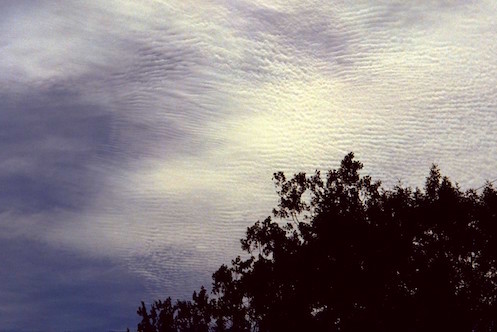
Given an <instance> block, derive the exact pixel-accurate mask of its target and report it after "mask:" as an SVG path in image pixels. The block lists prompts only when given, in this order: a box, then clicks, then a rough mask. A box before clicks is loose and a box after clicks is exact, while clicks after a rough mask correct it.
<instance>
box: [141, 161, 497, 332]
mask: <svg viewBox="0 0 497 332" xmlns="http://www.w3.org/2000/svg"><path fill="white" fill-rule="evenodd" d="M362 167H363V165H362V163H360V162H359V161H356V160H355V159H354V155H353V154H352V153H350V154H348V155H346V156H345V158H344V159H343V161H342V162H341V165H340V167H339V168H338V169H336V170H330V171H328V172H327V173H326V175H325V176H322V175H321V173H320V171H316V172H315V173H314V174H312V175H310V176H309V175H306V174H305V173H298V174H295V175H294V176H293V177H292V178H290V179H287V178H286V176H285V174H284V173H282V172H278V173H275V174H274V177H273V180H274V182H275V186H276V192H277V194H278V196H279V203H278V206H277V207H276V208H275V209H274V210H273V215H274V217H275V218H276V219H275V220H273V219H272V218H271V217H268V218H267V219H265V220H264V221H262V222H259V221H258V222H256V223H255V224H254V225H253V226H251V227H248V229H247V232H246V236H245V237H244V238H243V239H242V240H241V245H242V249H243V250H244V251H245V252H246V253H247V254H248V258H246V259H242V258H240V257H237V258H236V259H234V260H233V261H232V262H231V265H230V266H228V265H222V266H221V267H220V268H219V269H218V270H217V271H216V272H215V273H214V274H213V287H212V295H211V298H210V299H208V298H207V295H206V291H205V289H203V288H202V290H201V292H200V293H199V295H197V293H194V296H193V302H190V301H186V302H185V301H178V302H177V304H176V305H175V306H174V307H172V306H171V304H170V299H168V300H169V302H167V300H166V302H164V303H162V302H160V301H159V302H155V303H154V304H153V305H152V307H151V311H150V313H148V312H147V310H146V308H145V305H144V304H143V303H142V306H141V307H140V308H139V310H138V314H139V315H140V316H141V317H142V322H141V323H140V325H139V331H144V332H148V331H166V330H160V329H159V327H158V326H159V325H157V322H158V321H162V320H164V321H167V323H164V324H163V325H160V326H169V328H170V330H167V331H208V330H209V329H210V330H213V331H261V332H263V331H267V332H272V331H366V330H367V331H441V330H450V331H478V332H480V331H495V330H497V326H496V324H497V287H496V286H497V192H496V191H495V190H494V188H493V187H492V186H491V184H490V183H487V185H486V186H485V188H484V189H483V191H482V192H481V194H478V192H477V191H475V190H467V191H465V192H463V191H461V189H460V188H459V187H458V186H457V185H453V184H452V182H451V181H450V180H449V179H448V178H447V177H444V176H442V175H441V173H440V171H439V169H438V168H437V167H436V166H433V167H432V168H431V170H430V173H429V176H428V177H427V179H426V183H425V187H424V190H421V189H418V188H416V189H412V188H409V187H402V186H401V185H397V186H395V187H394V188H393V189H385V188H383V187H382V186H381V183H380V182H379V181H373V180H372V179H371V178H370V177H369V176H361V175H360V171H361V169H362ZM200 294H201V295H200ZM199 296H200V300H199ZM167 303H168V304H167ZM163 311H164V312H165V313H164V314H162V312H163ZM161 315H162V316H161ZM157 317H159V318H158V319H157ZM161 317H163V318H161ZM140 328H141V329H140Z"/></svg>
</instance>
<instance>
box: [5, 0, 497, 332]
mask: <svg viewBox="0 0 497 332" xmlns="http://www.w3.org/2000/svg"><path fill="white" fill-rule="evenodd" d="M496 33H497V2H495V1H493V0H487V1H484V0H481V1H478V0H472V1H470V0H452V1H450V0H446V1H441V0H440V1H427V0H426V1H425V0H418V1H393V0H391V1H369V0H368V1H293V0H282V1H277V0H271V1H268V0H256V1H244V0H237V1H228V0H224V1H223V0H212V1H207V0H205V1H204V0H202V1H200V0H199V1H172V0H171V1H169V0H162V1H159V0H157V1H117V0H108V1H96V0H95V1H27V0H26V1H1V2H0V263H1V270H0V298H1V299H2V302H1V303H0V321H1V322H2V327H1V328H2V330H8V331H10V330H12V331H38V330H40V331H41V330H43V331H47V330H50V331H69V330H70V331H107V330H109V329H123V328H125V327H126V326H129V327H131V328H134V327H135V326H136V323H137V316H136V313H135V312H136V307H137V306H138V305H139V301H140V300H142V299H143V300H146V301H147V302H150V300H152V299H155V298H159V297H160V298H164V297H166V296H172V297H173V298H177V297H186V296H189V295H190V294H191V292H192V291H193V290H194V289H198V287H199V286H200V285H202V284H205V285H210V275H211V273H212V272H213V271H214V270H215V269H216V268H217V267H218V266H219V265H220V264H221V263H223V262H229V261H230V259H231V258H233V257H234V256H236V255H237V254H239V253H241V250H240V249H239V242H238V239H239V238H240V237H241V236H242V235H243V232H244V230H245V228H246V227H247V226H249V225H251V224H252V223H253V222H255V221H256V220H258V219H262V218H264V217H266V216H267V215H269V214H270V211H271V208H272V207H273V206H274V204H275V202H276V199H277V197H276V195H275V193H274V187H273V184H272V181H271V176H272V173H273V172H275V171H279V170H283V171H286V172H297V171H308V172H310V171H313V170H314V169H316V168H318V169H329V168H334V167H336V166H337V165H338V164H339V162H340V160H341V158H342V157H343V156H344V155H345V154H346V153H347V152H349V151H354V152H355V154H356V156H357V158H358V159H359V160H361V161H362V162H363V163H364V164H365V170H364V173H369V174H371V175H372V176H373V177H374V178H376V179H381V180H383V181H384V183H386V184H387V185H391V184H393V183H396V182H397V181H399V180H400V181H402V183H404V184H405V185H412V186H422V185H423V178H424V177H425V176H426V175H427V173H428V169H429V166H430V165H431V164H432V163H437V164H438V165H439V166H440V168H441V169H442V172H443V173H444V174H446V175H449V176H450V177H451V178H452V179H453V180H455V181H457V182H458V183H459V184H460V185H461V187H463V188H469V187H478V186H480V185H482V184H483V183H484V181H485V180H488V179H494V178H496V177H497V167H496V165H497V144H496V143H497V142H496V140H497V76H496V73H497V57H496V54H497V38H495V35H496Z"/></svg>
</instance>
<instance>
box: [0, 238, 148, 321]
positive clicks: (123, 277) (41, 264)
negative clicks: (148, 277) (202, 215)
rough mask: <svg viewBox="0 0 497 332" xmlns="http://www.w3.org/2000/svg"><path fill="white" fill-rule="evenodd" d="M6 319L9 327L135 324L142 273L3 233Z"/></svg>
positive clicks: (1, 279) (2, 313)
mask: <svg viewBox="0 0 497 332" xmlns="http://www.w3.org/2000/svg"><path fill="white" fill-rule="evenodd" d="M1 248H2V250H1V251H0V260H1V261H2V269H1V271H0V284H1V285H2V287H0V296H1V297H2V303H1V305H0V321H2V330H4V331H48V330H50V331H107V330H117V329H125V328H126V326H129V327H131V328H133V327H134V326H136V324H137V317H136V316H135V315H134V314H135V311H136V307H137V306H138V304H139V301H140V300H147V301H149V300H148V299H147V298H146V297H145V296H146V288H145V285H144V284H143V283H142V280H140V279H139V278H137V276H136V274H133V273H130V272H129V271H128V270H127V268H126V267H125V266H124V265H123V264H122V263H119V262H116V261H110V260H108V259H101V258H92V257H87V256H84V255H81V254H79V253H77V252H75V251H72V250H68V249H65V248H57V247H52V246H47V244H46V243H40V242H37V241H32V240H28V239H15V240H12V239H10V240H7V239H2V242H1Z"/></svg>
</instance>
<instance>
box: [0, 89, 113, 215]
mask: <svg viewBox="0 0 497 332" xmlns="http://www.w3.org/2000/svg"><path fill="white" fill-rule="evenodd" d="M74 99H75V98H74V95H73V94H72V93H69V92H66V91H47V92H46V93H45V94H39V93H37V92H36V91H31V93H30V94H26V95H23V96H9V95H3V96H2V98H1V99H0V100H1V101H0V110H1V111H0V209H2V210H6V209H7V210H21V211H24V212H39V211H42V210H45V209H54V208H71V209H78V210H79V209H82V208H83V207H84V206H85V202H86V200H88V199H89V197H91V195H92V193H94V192H95V191H97V190H98V189H99V185H101V183H99V178H100V177H101V175H99V173H98V170H95V169H92V167H91V166H92V165H93V164H95V163H96V162H97V161H98V160H99V158H102V157H103V156H104V155H105V154H106V146H108V145H109V143H110V132H111V125H112V124H111V122H112V115H111V114H110V113H109V112H107V111H105V110H103V109H102V108H101V107H100V106H98V105H91V104H81V103H78V102H75V101H74Z"/></svg>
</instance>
